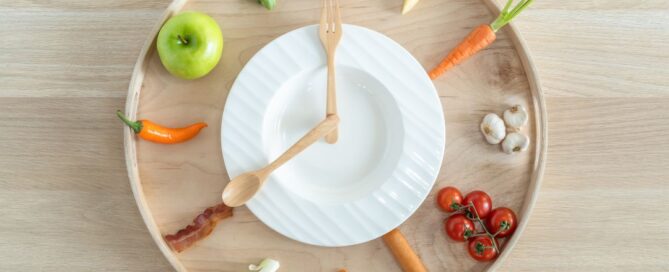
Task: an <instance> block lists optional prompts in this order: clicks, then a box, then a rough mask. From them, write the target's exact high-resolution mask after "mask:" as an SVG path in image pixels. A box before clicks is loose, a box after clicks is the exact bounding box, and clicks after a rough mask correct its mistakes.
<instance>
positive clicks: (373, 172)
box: [221, 25, 445, 246]
mask: <svg viewBox="0 0 669 272" xmlns="http://www.w3.org/2000/svg"><path fill="white" fill-rule="evenodd" d="M336 54H337V55H336V65H337V75H336V80H337V103H338V111H339V115H340V118H341V123H340V128H339V141H338V142H337V143H336V144H334V145H329V144H327V143H325V142H324V141H320V142H317V143H316V144H314V145H313V146H311V147H310V148H309V149H307V150H305V151H304V152H303V153H302V154H300V155H298V156H297V157H295V158H294V159H293V160H292V161H290V162H288V163H287V164H285V165H284V166H282V167H281V168H279V169H278V170H277V171H275V172H274V173H273V174H272V175H271V177H270V178H269V180H268V182H267V183H266V184H265V186H264V187H263V188H262V190H261V191H260V192H259V193H258V194H257V195H256V196H255V197H254V198H253V199H252V200H251V201H250V202H248V204H247V206H248V207H249V209H250V210H251V211H252V212H253V213H254V214H255V215H256V216H257V217H258V218H259V219H260V220H262V221H263V222H264V223H265V224H267V225H268V226H269V227H271V228H272V229H274V230H276V231H277V232H279V233H281V234H283V235H285V236H287V237H290V238H292V239H295V240H298V241H300V242H304V243H308V244H313V245H320V246H346V245H352V244H358V243H363V242H366V241H369V240H372V239H375V238H377V237H379V236H381V235H383V234H385V233H387V232H388V231H390V230H391V229H393V228H395V227H397V226H399V225H400V224H401V223H402V222H404V221H405V220H406V219H407V218H408V217H409V216H410V215H411V214H412V213H413V212H414V211H415V210H416V209H417V208H418V206H420V204H421V203H422V202H423V200H425V197H426V196H427V194H428V193H429V192H430V189H431V188H432V185H433V184H434V180H435V179H436V177H437V174H438V172H439V168H440V166H441V160H442V157H443V152H444V142H445V127H444V118H443V114H442V109H441V104H440V103H439V98H438V96H437V92H436V90H435V87H434V85H433V84H432V82H431V81H430V79H429V78H428V76H427V73H426V72H425V70H424V69H423V67H422V66H421V65H420V64H419V63H418V62H417V61H416V60H415V59H414V58H413V57H412V56H411V54H409V52H407V51H406V50H405V49H404V48H402V47H401V46H400V45H399V44H397V43H396V42H394V41H392V40H391V39H389V38H388V37H386V36H384V35H382V34H380V33H378V32H375V31H372V30H369V29H366V28H363V27H359V26H353V25H345V26H344V34H343V37H342V41H341V43H340V45H339V47H338V49H337V53H336ZM326 75H327V70H326V59H325V53H324V51H323V46H322V45H321V42H320V40H319V39H318V33H317V26H315V25H312V26H307V27H303V28H299V29H297V30H294V31H291V32H289V33H287V34H285V35H283V36H281V37H279V38H277V39H276V40H274V41H272V42H271V43H269V44H268V45H267V46H265V47H264V48H263V49H262V50H260V51H259V52H258V53H257V54H256V55H255V56H254V57H253V58H252V59H251V60H250V61H249V62H248V63H247V64H246V66H245V67H244V69H243V70H242V71H241V72H240V74H239V76H238V77H237V79H236V81H235V83H234V85H233V86H232V89H231V90H230V94H229V96H228V100H227V102H226V105H225V110H224V113H223V125H222V132H221V135H222V149H223V157H224V161H225V164H226V167H227V170H228V174H229V175H230V177H235V176H237V175H239V174H242V173H244V172H247V171H251V170H256V169H259V168H261V167H263V166H265V165H267V164H268V163H269V162H270V161H271V160H273V159H275V158H276V157H278V156H279V155H280V154H281V153H282V152H283V151H285V150H286V149H287V148H288V147H290V146H291V145H292V144H293V143H294V142H295V141H297V140H298V139H299V138H300V137H302V136H303V135H304V134H305V133H306V132H307V131H308V130H310V129H311V128H312V127H313V126H314V125H316V124H317V123H318V122H319V121H321V120H322V119H323V118H324V115H325V94H326Z"/></svg>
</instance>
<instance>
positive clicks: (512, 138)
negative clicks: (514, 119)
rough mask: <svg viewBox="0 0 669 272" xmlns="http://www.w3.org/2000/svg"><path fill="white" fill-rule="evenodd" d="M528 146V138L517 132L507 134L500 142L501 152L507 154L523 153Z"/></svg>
mask: <svg viewBox="0 0 669 272" xmlns="http://www.w3.org/2000/svg"><path fill="white" fill-rule="evenodd" d="M528 146H530V138H529V137H527V136H526V135H525V134H521V133H518V132H512V133H509V135H506V139H504V142H502V150H504V152H506V153H507V154H512V153H517V152H521V151H525V150H527V147H528Z"/></svg>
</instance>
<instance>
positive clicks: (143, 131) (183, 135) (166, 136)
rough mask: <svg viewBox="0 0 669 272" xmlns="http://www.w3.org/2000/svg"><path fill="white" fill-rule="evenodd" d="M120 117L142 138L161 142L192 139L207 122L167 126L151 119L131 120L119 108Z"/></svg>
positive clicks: (168, 142)
mask: <svg viewBox="0 0 669 272" xmlns="http://www.w3.org/2000/svg"><path fill="white" fill-rule="evenodd" d="M116 115H117V116H118V118H121V120H122V121H123V123H125V124H126V125H128V126H129V127H130V128H131V129H132V131H134V132H135V133H136V134H137V135H139V137H140V138H142V139H144V140H147V141H151V142H155V143H161V144H176V143H181V142H185V141H188V140H190V139H191V138H193V137H195V136H196V135H197V134H198V133H200V130H201V129H202V128H205V127H207V124H206V123H202V122H200V123H195V124H192V125H190V126H187V127H183V128H166V127H163V126H160V125H158V124H156V123H154V122H151V121H149V120H139V121H134V122H133V121H130V120H128V118H127V117H125V115H123V113H122V112H121V111H120V110H119V111H116Z"/></svg>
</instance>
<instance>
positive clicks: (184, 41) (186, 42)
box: [177, 35, 188, 44]
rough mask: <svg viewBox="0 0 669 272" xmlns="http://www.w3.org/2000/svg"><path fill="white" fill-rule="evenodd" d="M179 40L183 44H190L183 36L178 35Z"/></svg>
mask: <svg viewBox="0 0 669 272" xmlns="http://www.w3.org/2000/svg"><path fill="white" fill-rule="evenodd" d="M177 38H179V40H180V41H181V43H183V44H188V40H186V39H184V37H181V35H177Z"/></svg>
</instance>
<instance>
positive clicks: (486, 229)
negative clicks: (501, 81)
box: [462, 0, 532, 254]
mask: <svg viewBox="0 0 669 272" xmlns="http://www.w3.org/2000/svg"><path fill="white" fill-rule="evenodd" d="M530 1H532V0H530ZM470 207H471V208H472V210H473V211H474V212H473V213H472V214H473V217H472V219H473V220H474V221H476V222H478V223H479V225H481V228H482V229H483V232H484V233H481V234H482V235H487V236H488V237H490V241H491V242H492V246H493V248H494V249H495V251H496V252H497V254H499V253H501V252H500V251H499V247H498V246H497V242H496V241H495V235H497V233H495V234H494V235H493V234H491V233H490V231H488V228H486V227H485V223H484V222H483V220H481V217H480V216H479V212H478V211H477V210H476V207H475V206H474V203H473V202H471V201H470V202H469V204H467V205H466V206H462V208H464V209H467V208H470ZM482 235H476V236H482Z"/></svg>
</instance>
